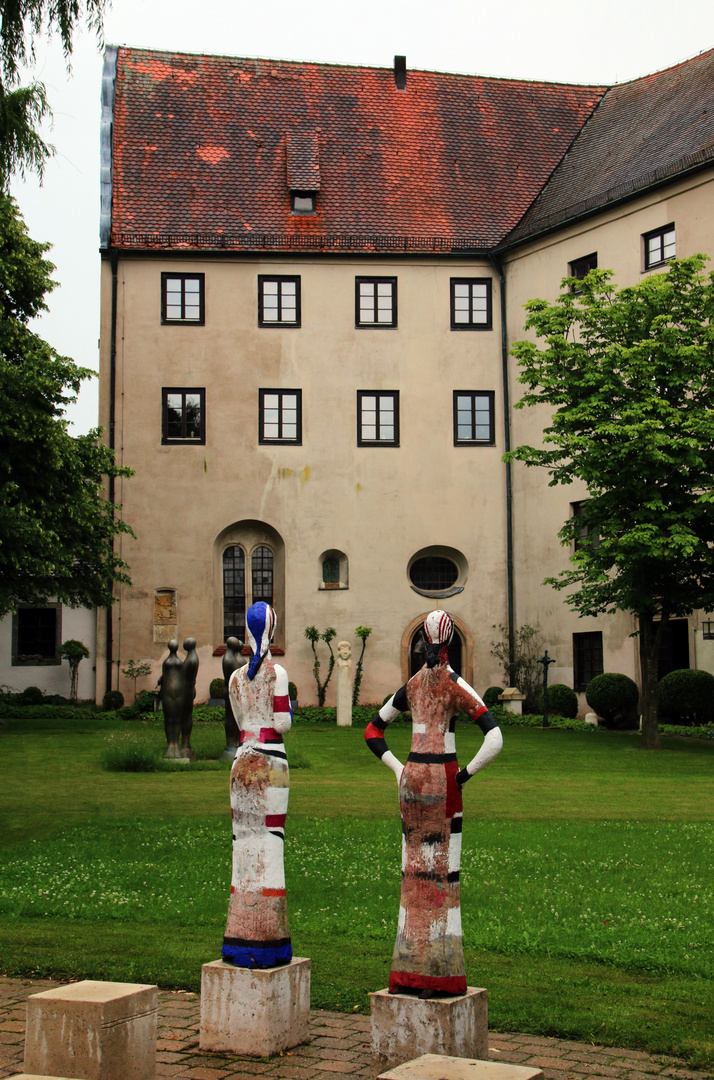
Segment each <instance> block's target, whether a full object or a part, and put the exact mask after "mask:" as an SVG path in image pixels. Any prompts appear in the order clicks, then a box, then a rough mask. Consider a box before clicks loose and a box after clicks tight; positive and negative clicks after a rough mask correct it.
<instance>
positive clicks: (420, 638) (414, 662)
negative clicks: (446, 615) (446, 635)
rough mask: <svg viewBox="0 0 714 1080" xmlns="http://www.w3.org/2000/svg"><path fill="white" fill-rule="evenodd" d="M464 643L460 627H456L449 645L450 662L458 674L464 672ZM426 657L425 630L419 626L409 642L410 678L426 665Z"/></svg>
mask: <svg viewBox="0 0 714 1080" xmlns="http://www.w3.org/2000/svg"><path fill="white" fill-rule="evenodd" d="M463 649H464V643H463V640H462V638H461V634H460V632H459V630H458V628H457V627H456V626H455V627H454V636H453V637H452V639H451V643H450V645H449V663H450V664H451V666H452V668H453V669H454V671H455V672H456V674H457V675H461V673H462V663H463ZM425 659H426V641H425V639H424V630H423V628H422V627H421V626H418V627H417V628H416V630H415V631H414V633H413V634H412V637H411V641H410V642H409V678H410V679H411V677H412V675H415V674H416V672H417V671H418V670H419V668H421V667H423V666H424V660H425Z"/></svg>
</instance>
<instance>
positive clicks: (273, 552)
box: [213, 519, 285, 655]
mask: <svg viewBox="0 0 714 1080" xmlns="http://www.w3.org/2000/svg"><path fill="white" fill-rule="evenodd" d="M213 574H214V578H213V581H214V592H213V599H214V603H213V627H214V630H213V633H214V641H215V642H216V644H217V645H222V644H223V643H224V642H225V640H226V638H228V637H237V638H239V640H240V641H243V642H245V640H246V627H245V616H246V612H247V611H248V608H249V607H250V606H251V604H254V603H256V602H257V601H258V600H263V601H264V602H265V603H266V604H270V606H271V607H272V608H274V610H275V614H276V615H277V617H278V625H277V628H276V631H275V638H274V642H273V643H274V645H275V647H276V648H277V649H278V650H279V652H278V655H279V654H280V650H283V649H284V648H285V544H284V542H283V538H282V537H281V535H280V533H279V532H278V531H277V530H276V529H274V528H273V526H272V525H268V524H267V522H264V521H256V520H254V519H245V520H242V521H235V522H233V524H232V525H228V526H227V527H226V528H225V529H223V530H222V531H221V532H220V533H219V534H218V536H217V537H216V539H215V541H214V545H213Z"/></svg>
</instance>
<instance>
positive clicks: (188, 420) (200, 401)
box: [161, 386, 206, 445]
mask: <svg viewBox="0 0 714 1080" xmlns="http://www.w3.org/2000/svg"><path fill="white" fill-rule="evenodd" d="M161 395H162V402H163V405H162V423H161V442H162V443H163V444H164V445H165V444H166V443H196V444H197V445H202V444H204V443H205V442H206V391H205V390H203V389H200V388H195V387H192V388H191V389H186V388H184V387H176V386H165V387H164V388H163V390H162V391H161Z"/></svg>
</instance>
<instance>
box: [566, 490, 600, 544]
mask: <svg viewBox="0 0 714 1080" xmlns="http://www.w3.org/2000/svg"><path fill="white" fill-rule="evenodd" d="M584 506H585V500H584V501H582V502H574V503H571V504H570V509H571V511H572V516H573V517H580V516H581V514H582V512H583V507H584ZM586 545H587V546H588V547H590V548H592V549H593V551H596V550H597V548H599V547H600V533H599V532H598V531H597V529H593V528H592V527H590V526H588V525H581V527H580V529H579V530H578V532H577V534H576V537H575V550H576V551H580V550H581V549H582V548H584V547H585V546H586Z"/></svg>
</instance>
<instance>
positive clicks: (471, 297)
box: [451, 278, 491, 330]
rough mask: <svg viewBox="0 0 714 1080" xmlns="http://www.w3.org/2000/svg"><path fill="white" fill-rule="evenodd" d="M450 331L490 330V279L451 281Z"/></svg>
mask: <svg viewBox="0 0 714 1080" xmlns="http://www.w3.org/2000/svg"><path fill="white" fill-rule="evenodd" d="M451 329H452V330H490V329H491V279H490V278H452V279H451Z"/></svg>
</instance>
